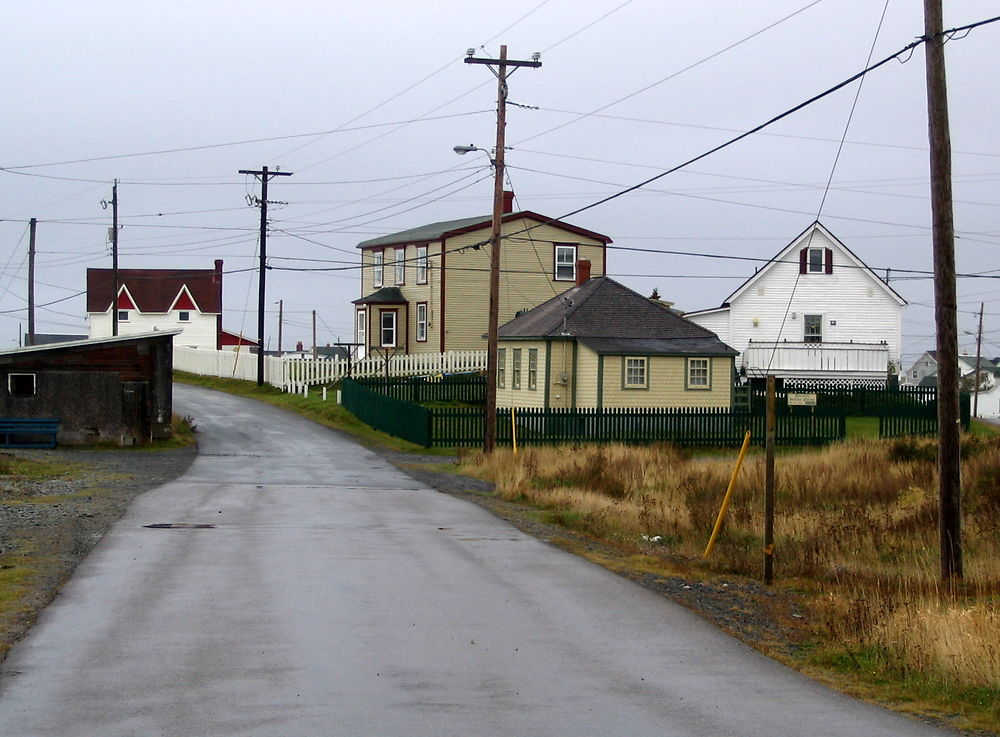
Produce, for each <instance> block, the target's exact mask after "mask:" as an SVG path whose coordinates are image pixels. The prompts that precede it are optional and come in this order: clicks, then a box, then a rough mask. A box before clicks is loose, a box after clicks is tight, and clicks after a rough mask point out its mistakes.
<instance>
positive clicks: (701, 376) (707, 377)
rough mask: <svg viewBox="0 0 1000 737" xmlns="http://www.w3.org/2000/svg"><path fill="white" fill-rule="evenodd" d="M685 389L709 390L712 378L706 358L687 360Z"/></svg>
mask: <svg viewBox="0 0 1000 737" xmlns="http://www.w3.org/2000/svg"><path fill="white" fill-rule="evenodd" d="M685 388H687V389H711V388H712V376H711V373H710V370H709V363H708V359H707V358H689V359H688V360H687V385H686V387H685Z"/></svg>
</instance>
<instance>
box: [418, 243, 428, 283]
mask: <svg viewBox="0 0 1000 737" xmlns="http://www.w3.org/2000/svg"><path fill="white" fill-rule="evenodd" d="M426 283H427V246H417V284H426Z"/></svg>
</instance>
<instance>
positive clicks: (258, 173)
mask: <svg viewBox="0 0 1000 737" xmlns="http://www.w3.org/2000/svg"><path fill="white" fill-rule="evenodd" d="M240 174H253V175H254V176H255V177H257V178H258V179H260V202H259V203H258V204H259V205H260V265H259V273H258V275H257V346H258V348H257V386H263V385H264V304H265V299H266V296H267V289H266V287H265V282H266V281H267V278H266V274H267V183H268V181H270V180H271V178H272V177H290V176H292V172H290V171H268V169H267V167H266V166H262V167H261V168H260V170H253V169H240Z"/></svg>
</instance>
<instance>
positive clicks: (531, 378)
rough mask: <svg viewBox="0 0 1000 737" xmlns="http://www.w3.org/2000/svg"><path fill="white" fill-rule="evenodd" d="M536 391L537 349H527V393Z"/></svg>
mask: <svg viewBox="0 0 1000 737" xmlns="http://www.w3.org/2000/svg"><path fill="white" fill-rule="evenodd" d="M536 389H538V349H537V348H529V349H528V391H535V390H536Z"/></svg>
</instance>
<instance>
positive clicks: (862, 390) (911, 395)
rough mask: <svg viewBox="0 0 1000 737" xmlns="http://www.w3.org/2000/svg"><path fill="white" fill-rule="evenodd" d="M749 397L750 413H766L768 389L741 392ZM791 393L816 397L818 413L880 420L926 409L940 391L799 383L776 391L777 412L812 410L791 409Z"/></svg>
mask: <svg viewBox="0 0 1000 737" xmlns="http://www.w3.org/2000/svg"><path fill="white" fill-rule="evenodd" d="M740 390H742V391H743V392H746V393H748V394H749V397H748V403H749V407H750V409H751V411H753V412H760V413H763V412H764V407H765V405H766V403H767V392H766V389H765V388H764V387H763V386H761V385H760V384H758V383H754V384H750V385H747V387H746V388H741V389H738V390H737V391H738V392H739V391H740ZM790 394H815V395H816V407H815V411H816V412H842V413H844V414H847V415H852V416H860V417H877V416H879V415H881V414H885V413H887V412H891V411H893V410H898V409H911V408H921V407H926V406H928V405H929V404H931V403H933V402H935V401H936V400H937V388H935V387H932V386H931V387H927V386H901V387H898V388H896V389H885V388H882V389H877V388H871V387H837V386H830V385H824V384H821V383H816V384H810V383H806V382H797V383H796V384H794V385H791V386H788V385H784V386H779V387H777V389H776V390H775V399H776V401H777V406H778V411H779V412H781V411H782V410H785V409H788V410H790V411H791V412H792V413H793V414H794V413H799V414H805V413H807V412H809V411H810V410H811V408H809V407H796V406H792V407H789V406H788V395H790Z"/></svg>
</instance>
